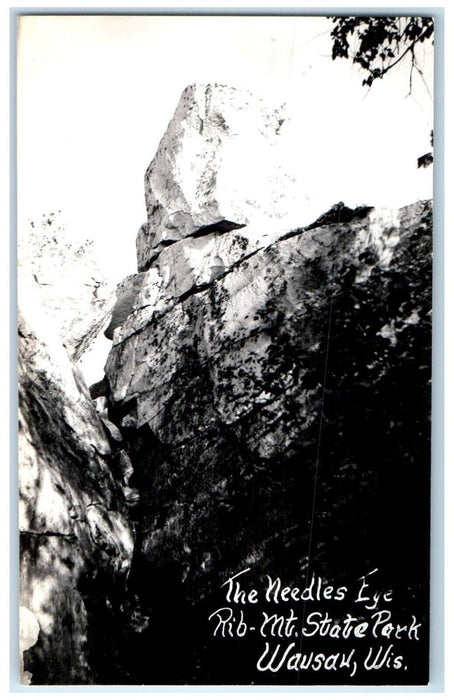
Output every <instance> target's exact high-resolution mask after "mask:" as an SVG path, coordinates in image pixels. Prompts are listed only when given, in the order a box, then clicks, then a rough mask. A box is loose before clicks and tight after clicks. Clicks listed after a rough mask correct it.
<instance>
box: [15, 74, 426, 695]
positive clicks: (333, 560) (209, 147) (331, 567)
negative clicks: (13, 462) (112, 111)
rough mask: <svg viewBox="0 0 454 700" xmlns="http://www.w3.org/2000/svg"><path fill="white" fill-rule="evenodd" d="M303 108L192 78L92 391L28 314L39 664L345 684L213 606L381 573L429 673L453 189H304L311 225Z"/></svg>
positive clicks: (414, 659)
mask: <svg viewBox="0 0 454 700" xmlns="http://www.w3.org/2000/svg"><path fill="white" fill-rule="evenodd" d="M280 120H281V115H280V114H279V113H277V112H275V111H273V110H272V109H271V110H270V109H268V108H265V107H264V105H263V104H262V103H261V102H260V101H258V100H256V98H253V97H252V96H250V95H249V93H244V92H242V91H235V90H234V89H233V88H228V87H225V86H219V85H213V86H206V85H205V86H191V87H190V88H188V89H187V90H186V91H185V92H184V93H183V96H182V98H181V100H180V103H179V105H178V108H177V111H176V114H175V116H174V118H173V119H172V121H171V122H170V124H169V128H168V130H167V132H166V134H165V135H164V137H163V140H162V142H161V144H160V146H159V149H158V153H157V154H156V156H155V158H154V159H153V161H152V163H151V165H150V167H149V168H148V170H147V173H146V178H145V196H146V203H147V214H148V221H147V224H146V225H144V226H143V227H142V229H141V231H140V232H139V235H138V239H137V256H138V272H137V274H132V275H130V276H129V277H127V278H126V279H125V280H124V281H123V282H121V283H120V285H119V286H118V290H117V298H116V303H115V306H114V308H113V311H112V314H111V322H110V324H109V326H108V328H107V329H106V335H107V336H108V337H109V338H111V339H112V349H111V351H110V353H109V356H108V358H107V362H106V366H105V375H106V376H105V377H104V378H101V377H100V378H99V379H100V381H99V382H97V383H96V384H95V385H93V386H92V388H91V396H92V400H93V401H92V402H90V398H89V395H88V393H87V390H86V388H85V387H84V386H83V383H82V382H81V380H80V375H79V374H78V373H77V371H75V370H74V369H73V367H72V365H71V364H70V363H69V362H68V360H67V356H66V355H65V351H64V349H63V348H62V347H61V345H60V343H59V341H58V342H57V341H56V342H55V343H50V341H49V342H48V343H47V345H46V344H41V343H40V342H39V341H38V334H37V333H36V332H35V331H32V330H31V329H30V327H29V326H22V330H21V344H22V348H21V356H22V361H23V363H24V370H23V373H22V374H21V377H22V384H21V386H22V394H21V396H22V397H23V398H22V402H21V410H22V418H21V441H22V445H23V446H22V447H21V455H22V456H21V463H22V464H23V468H21V493H22V496H23V510H22V515H21V518H22V521H21V522H22V529H23V540H24V547H23V554H22V557H23V559H22V561H23V566H22V577H23V582H22V594H23V600H22V604H23V606H24V609H27V610H28V611H29V612H27V613H26V619H27V620H28V622H27V625H28V626H27V629H25V630H24V635H23V648H26V647H27V646H28V647H29V648H28V651H26V652H25V657H24V658H25V661H24V676H25V678H26V680H27V678H28V680H29V677H28V676H27V675H26V674H30V673H31V674H32V683H39V682H50V683H57V682H71V681H73V682H79V683H80V682H90V683H100V682H104V683H117V682H118V683H128V684H134V685H137V684H151V685H155V684H172V685H177V684H237V683H238V684H250V683H254V684H261V685H263V684H265V685H267V684H292V685H293V684H306V683H307V684H331V683H332V681H333V676H332V675H330V673H329V672H328V673H325V674H323V673H315V672H314V673H312V672H311V671H309V672H308V673H304V674H303V675H302V676H301V677H300V675H299V674H298V675H297V677H296V676H295V672H294V671H292V672H290V671H285V670H284V672H283V673H282V674H281V673H277V674H274V673H268V674H263V673H262V672H260V671H259V670H258V669H257V658H258V655H259V654H260V649H262V650H263V640H261V639H260V636H259V635H253V634H247V635H246V636H245V637H244V638H243V637H241V636H240V635H234V638H230V639H227V640H225V639H222V638H214V636H213V626H212V622H209V618H210V614H212V613H213V611H214V610H216V608H218V607H219V606H222V605H223V604H225V587H224V584H225V582H226V580H227V579H228V578H229V577H230V576H232V575H234V574H236V573H239V572H244V571H247V572H249V574H248V575H250V577H251V579H250V580H251V581H253V584H256V585H258V583H259V582H263V581H266V579H267V577H268V576H269V577H272V578H275V577H281V578H282V581H284V582H285V584H288V585H289V586H300V587H302V586H304V585H305V582H307V581H310V580H311V577H312V576H315V575H317V576H318V577H320V580H323V582H324V584H331V583H333V584H337V585H339V584H342V583H344V582H347V583H348V585H351V584H352V582H357V581H358V580H359V577H360V576H363V575H364V574H366V573H368V572H370V571H375V570H377V572H378V574H377V576H378V579H379V584H378V585H380V586H382V588H383V590H385V587H386V588H393V589H395V590H396V595H395V597H394V598H393V600H392V601H391V602H390V603H389V607H390V609H391V610H392V612H393V613H394V612H395V613H396V614H399V615H407V617H409V618H410V616H411V615H416V616H417V617H418V620H421V622H422V624H423V630H424V631H423V633H422V637H421V643H420V644H419V645H418V646H415V645H413V646H412V643H411V641H410V642H408V643H405V641H404V642H402V644H403V647H404V651H405V653H406V654H407V652H408V654H407V657H408V659H409V661H408V663H409V669H410V670H409V674H411V681H412V683H418V682H421V683H424V682H426V680H425V679H427V672H428V670H427V659H428V624H427V622H428V600H429V598H428V582H429V559H428V551H429V493H430V488H429V485H430V479H429V477H430V378H431V371H430V366H431V353H430V346H431V230H432V207H431V203H430V202H418V203H415V204H412V205H409V206H407V207H404V208H402V209H399V210H394V211H388V210H378V209H374V208H373V207H372V206H362V207H359V208H357V209H350V208H349V207H347V206H345V205H344V204H343V203H341V202H340V203H338V204H336V205H334V206H333V207H332V208H331V209H330V210H329V211H327V212H325V213H321V212H320V214H321V215H320V216H319V217H318V218H317V219H316V220H315V221H314V222H313V223H312V224H309V225H308V221H307V210H306V209H305V207H304V194H302V195H301V202H302V204H301V225H298V228H295V227H293V226H289V225H288V216H287V215H288V210H287V202H289V200H290V197H289V191H290V189H291V188H290V187H287V185H289V184H290V183H291V179H290V178H289V177H288V176H287V175H285V174H283V173H285V169H284V170H283V169H282V168H281V163H282V159H281V154H280V149H279V129H280V123H281V122H280ZM248 149H249V150H248ZM257 153H260V158H258V159H256V160H255V161H254V158H253V156H254V154H255V155H257ZM249 156H250V157H249ZM284 161H285V159H284ZM289 206H290V204H289ZM292 206H293V204H292ZM95 406H97V411H95ZM132 532H134V551H133V553H132V540H131V533H132ZM126 577H127V581H126V580H125V579H126ZM248 580H249V579H248ZM258 607H259V606H257V608H258ZM295 609H296V608H295ZM271 612H273V613H274V612H276V613H279V614H281V613H282V614H288V606H287V607H286V606H285V605H284V606H278V605H276V607H274V606H273V607H272V610H271ZM332 612H333V614H336V615H338V614H339V609H338V608H335V607H334V608H333V610H332ZM351 612H355V611H354V610H353V609H351V608H345V609H344V610H343V611H342V614H344V615H347V614H349V613H351ZM300 613H301V609H299V613H298V614H300ZM257 614H258V615H259V614H260V610H258V613H257ZM35 623H37V624H38V625H39V630H40V631H39V634H38V641H36V643H35V642H34V639H35V636H36V624H35ZM298 641H299V640H298ZM316 641H317V640H316ZM70 642H71V644H70ZM318 643H319V644H320V645H322V650H325V651H326V649H327V646H326V640H321V641H320V640H318ZM336 643H337V642H336ZM355 643H356V642H355ZM361 643H362V642H361V640H360V641H359V642H358V644H361ZM366 643H368V640H367V639H366V641H365V642H364V644H366ZM399 643H400V642H399ZM405 644H406V646H405ZM71 645H72V646H71ZM323 645H324V646H323ZM358 653H359V652H358ZM49 656H52V658H54V657H55V659H56V660H55V662H54V663H53V665H52V666H51V667H50V668H49V666H48V665H46V660H47V658H48V657H49ZM62 679H63V680H62ZM335 680H336V682H337V683H339V684H340V683H341V682H342V684H345V683H350V682H351V680H352V679H351V678H350V677H349V676H348V675H347V676H344V677H342V678H341V676H339V675H338V676H336V679H335ZM394 680H395V678H393V681H394ZM370 682H371V677H370V676H368V675H367V674H366V673H362V671H361V670H359V671H358V673H357V674H356V675H355V678H354V680H353V684H355V683H358V684H370ZM374 682H375V683H389V675H387V670H386V669H385V670H384V671H383V672H377V673H376V674H374ZM396 682H401V680H400V679H398V680H397V681H396Z"/></svg>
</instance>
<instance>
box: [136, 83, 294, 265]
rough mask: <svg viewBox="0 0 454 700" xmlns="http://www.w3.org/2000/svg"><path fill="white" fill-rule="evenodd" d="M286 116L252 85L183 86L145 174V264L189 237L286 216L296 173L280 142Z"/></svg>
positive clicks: (140, 246)
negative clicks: (246, 87) (289, 168)
mask: <svg viewBox="0 0 454 700" xmlns="http://www.w3.org/2000/svg"><path fill="white" fill-rule="evenodd" d="M284 119H285V116H284V112H283V110H282V108H280V109H275V110H273V109H269V107H268V106H267V105H265V103H264V102H263V101H262V100H260V99H259V98H257V97H255V96H253V95H252V94H251V93H249V92H248V91H247V90H239V89H236V88H233V87H229V86H226V85H218V84H216V83H214V84H207V85H200V84H196V85H191V86H189V87H188V88H186V90H184V92H183V94H182V96H181V99H180V102H179V104H178V106H177V109H176V111H175V114H174V116H173V118H172V120H171V121H170V123H169V126H168V128H167V131H166V133H165V134H164V136H163V138H162V140H161V143H160V144H159V148H158V150H157V152H156V155H155V156H154V158H153V160H152V162H151V163H150V166H149V167H148V169H147V172H146V174H145V201H146V206H147V216H148V220H147V223H146V224H144V226H142V227H141V229H140V230H139V233H138V236H137V256H138V265H139V270H146V269H147V268H148V267H149V265H150V263H151V262H152V260H153V259H154V258H155V257H157V255H158V254H159V252H160V251H161V250H162V249H163V248H164V247H165V246H167V245H169V244H170V243H173V242H175V241H178V240H180V239H182V238H186V237H188V236H197V235H202V234H204V233H209V232H210V231H220V232H225V231H229V230H232V229H236V228H240V227H241V226H244V225H245V224H251V223H257V222H261V223H262V224H264V223H265V222H267V224H268V225H269V223H270V221H274V223H275V224H276V223H277V222H278V221H279V220H280V219H282V218H283V217H285V215H286V212H287V210H288V208H289V203H290V201H291V198H292V197H291V189H292V185H293V180H292V176H291V175H290V174H289V173H287V172H286V169H285V167H284V160H283V153H282V149H280V148H279V140H280V138H279V132H280V129H281V126H282V123H283V122H284Z"/></svg>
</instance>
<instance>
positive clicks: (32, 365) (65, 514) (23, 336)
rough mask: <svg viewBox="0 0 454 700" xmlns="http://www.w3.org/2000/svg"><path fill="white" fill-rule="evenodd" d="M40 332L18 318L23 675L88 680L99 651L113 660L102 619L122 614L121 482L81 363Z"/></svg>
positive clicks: (38, 680)
mask: <svg viewBox="0 0 454 700" xmlns="http://www.w3.org/2000/svg"><path fill="white" fill-rule="evenodd" d="M41 335H42V331H41V332H40V331H36V330H35V329H33V328H32V326H31V325H30V324H29V323H28V322H26V321H24V320H23V319H21V322H20V326H19V357H20V367H19V380H20V390H19V459H20V471H19V486H20V511H19V525H20V543H21V548H20V558H21V561H20V597H21V605H22V606H23V607H22V614H21V649H22V650H23V651H25V655H24V661H25V663H24V668H25V670H24V672H23V675H22V681H23V682H24V683H28V682H30V680H31V681H32V682H33V684H54V683H58V684H69V683H93V682H99V674H100V669H99V659H100V658H103V657H106V658H108V659H109V662H110V663H111V665H112V672H114V669H115V658H116V652H115V640H114V638H112V637H111V635H110V632H109V629H108V628H109V626H111V627H114V626H115V624H118V620H119V619H120V618H121V616H122V611H121V606H120V602H119V601H122V604H123V600H124V596H125V589H126V579H127V576H128V573H129V569H130V564H131V557H132V548H133V532H132V527H131V521H130V516H129V512H128V508H127V505H126V499H125V493H124V490H125V488H126V484H125V483H124V480H122V478H121V477H120V476H115V463H116V460H117V461H118V457H117V458H116V457H115V450H114V449H113V447H112V444H111V443H112V441H109V437H108V433H107V432H106V430H105V429H104V428H103V425H102V423H101V421H100V420H99V418H98V415H97V413H96V410H95V406H94V404H93V402H92V400H91V398H90V396H89V393H88V390H87V388H86V387H85V385H84V381H83V378H82V377H81V375H80V372H79V370H78V369H77V367H76V366H75V365H74V364H73V363H72V362H71V360H70V358H69V356H68V353H67V351H66V350H65V348H64V347H63V346H62V345H61V342H60V339H59V338H58V337H52V336H50V337H48V338H47V339H46V341H44V340H43V339H42V337H41ZM117 452H118V450H117ZM94 618H96V620H97V623H94V621H93V620H94ZM103 625H104V626H105V628H106V629H105V630H104V632H100V629H99V628H100V627H101V628H102V626H103ZM27 649H28V651H27ZM95 658H96V659H97V660H98V666H97V664H96V662H94V659H95Z"/></svg>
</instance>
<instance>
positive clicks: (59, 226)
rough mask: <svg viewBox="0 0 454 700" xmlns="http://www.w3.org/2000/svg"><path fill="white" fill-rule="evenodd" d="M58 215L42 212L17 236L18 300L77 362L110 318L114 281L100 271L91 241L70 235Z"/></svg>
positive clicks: (28, 314)
mask: <svg viewBox="0 0 454 700" xmlns="http://www.w3.org/2000/svg"><path fill="white" fill-rule="evenodd" d="M61 219H62V217H61V213H60V212H57V213H55V212H52V213H49V214H48V215H44V216H43V217H42V219H41V220H39V219H38V220H36V221H31V222H30V223H29V226H28V228H27V230H26V232H24V233H23V234H22V236H20V237H19V241H18V243H19V246H18V248H19V250H18V263H19V265H18V272H19V275H18V298H19V304H20V308H21V309H22V310H23V312H24V313H26V315H27V318H35V319H36V323H35V325H38V326H43V327H46V328H48V329H49V333H52V334H53V335H57V336H58V337H59V338H60V340H61V341H62V343H63V344H64V345H65V347H66V348H67V350H68V352H69V354H70V356H71V358H72V359H73V360H75V361H77V360H78V359H79V358H80V357H81V356H82V355H83V353H84V352H86V351H87V350H88V348H89V347H90V345H91V344H92V342H93V341H94V339H95V338H96V337H97V336H98V335H99V333H100V332H101V331H102V330H103V328H104V327H105V326H106V325H107V324H108V322H109V314H110V313H111V311H112V306H113V304H114V302H115V293H114V292H115V282H113V281H112V280H110V279H108V277H107V276H106V275H105V274H104V273H103V272H101V269H100V265H99V263H98V262H97V261H96V259H95V255H94V254H93V250H92V248H93V242H92V241H90V240H83V239H80V237H79V240H75V239H73V238H72V237H71V233H70V231H68V230H67V229H66V227H65V225H64V224H63V223H62V220H61Z"/></svg>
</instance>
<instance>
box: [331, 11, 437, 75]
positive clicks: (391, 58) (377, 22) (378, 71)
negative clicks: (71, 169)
mask: <svg viewBox="0 0 454 700" xmlns="http://www.w3.org/2000/svg"><path fill="white" fill-rule="evenodd" d="M330 19H331V20H332V22H333V23H334V27H333V29H332V31H331V38H332V39H333V46H332V52H331V57H332V59H333V60H335V59H336V58H351V60H352V61H353V63H357V64H358V65H359V66H360V67H361V68H362V69H363V70H364V71H366V73H367V75H366V77H365V78H364V79H363V85H368V86H371V85H372V83H373V82H374V80H377V78H383V76H384V75H385V74H386V73H387V72H388V71H389V70H391V68H393V67H394V66H395V65H396V64H397V63H399V61H401V60H402V59H403V58H404V56H405V55H407V54H409V53H410V55H411V62H412V66H414V65H415V60H416V59H415V56H414V48H415V46H416V45H417V44H418V43H422V42H424V41H426V40H427V39H430V37H432V35H433V32H434V23H433V19H432V18H431V17H331V18H330Z"/></svg>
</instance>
